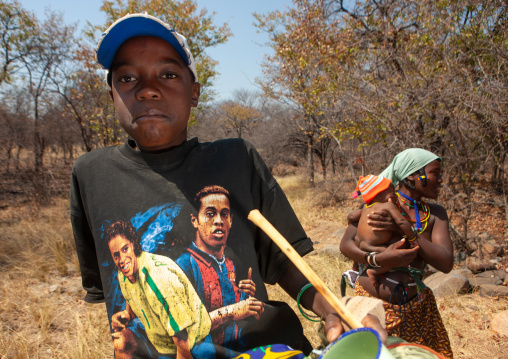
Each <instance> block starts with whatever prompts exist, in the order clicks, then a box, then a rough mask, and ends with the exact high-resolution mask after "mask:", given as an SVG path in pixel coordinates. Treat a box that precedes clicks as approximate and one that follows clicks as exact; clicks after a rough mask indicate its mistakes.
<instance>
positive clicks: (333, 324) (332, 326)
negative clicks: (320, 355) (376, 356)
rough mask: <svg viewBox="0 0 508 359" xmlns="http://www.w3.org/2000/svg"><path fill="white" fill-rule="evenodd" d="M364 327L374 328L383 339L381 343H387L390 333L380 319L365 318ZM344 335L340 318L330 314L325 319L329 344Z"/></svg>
mask: <svg viewBox="0 0 508 359" xmlns="http://www.w3.org/2000/svg"><path fill="white" fill-rule="evenodd" d="M362 325H363V326H364V327H368V328H372V329H374V330H375V331H377V332H378V334H379V337H380V338H381V341H382V342H383V343H385V342H386V338H388V333H387V332H386V329H385V328H383V326H382V325H381V323H380V322H379V319H378V318H376V317H375V316H373V315H370V314H368V315H366V316H365V318H363V320H362ZM343 333H344V327H343V326H342V323H341V321H340V319H339V316H338V315H337V314H335V313H333V314H328V315H327V316H326V317H325V335H326V340H328V342H329V343H332V342H333V341H335V340H337V339H338V338H339V336H341V335H342V334H343Z"/></svg>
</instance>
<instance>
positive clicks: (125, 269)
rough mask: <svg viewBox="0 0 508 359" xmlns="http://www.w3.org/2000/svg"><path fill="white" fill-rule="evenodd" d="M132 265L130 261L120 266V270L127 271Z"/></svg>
mask: <svg viewBox="0 0 508 359" xmlns="http://www.w3.org/2000/svg"><path fill="white" fill-rule="evenodd" d="M130 266H131V264H130V263H126V264H124V265H123V266H121V267H120V270H121V271H122V272H127V271H128V270H129V268H130Z"/></svg>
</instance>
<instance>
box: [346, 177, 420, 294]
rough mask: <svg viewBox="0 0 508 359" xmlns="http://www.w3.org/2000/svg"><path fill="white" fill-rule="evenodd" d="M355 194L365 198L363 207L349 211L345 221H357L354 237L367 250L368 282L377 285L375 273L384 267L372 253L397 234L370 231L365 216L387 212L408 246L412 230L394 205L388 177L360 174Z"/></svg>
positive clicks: (391, 240) (396, 237) (395, 238)
mask: <svg viewBox="0 0 508 359" xmlns="http://www.w3.org/2000/svg"><path fill="white" fill-rule="evenodd" d="M359 195H361V196H362V198H363V200H364V201H365V206H364V207H363V208H362V209H360V210H358V211H354V212H352V213H351V214H350V215H349V216H348V221H349V222H356V221H358V231H357V234H356V237H355V240H356V241H357V243H358V246H359V247H360V249H362V250H363V251H366V252H368V253H367V254H366V260H367V263H368V264H369V265H370V266H371V267H373V268H369V269H368V270H367V275H368V276H369V279H370V280H371V282H372V285H373V286H374V287H378V286H379V283H378V281H377V276H376V274H381V273H385V272H386V271H387V270H388V269H385V268H380V267H379V266H378V264H377V263H376V254H377V253H379V252H382V251H384V250H385V248H386V247H387V246H388V245H389V244H391V243H393V242H394V241H397V240H399V239H400V236H399V233H396V232H392V231H388V230H385V231H374V230H373V229H372V227H371V226H369V224H368V223H367V220H368V218H367V216H368V215H369V214H370V213H372V212H380V211H387V212H388V213H390V215H391V217H392V218H393V220H394V222H395V224H396V225H397V226H398V227H399V228H400V229H401V230H402V233H403V235H402V236H403V237H404V238H406V239H407V240H408V241H409V243H410V247H411V248H413V247H415V246H416V241H415V239H416V230H415V229H414V228H413V226H412V225H411V223H409V221H408V220H407V219H406V218H405V217H404V216H403V215H402V213H400V211H399V209H398V208H397V206H396V205H395V203H396V201H397V195H396V194H395V187H394V186H393V184H392V182H391V181H390V180H389V179H387V178H385V177H383V176H375V175H368V176H366V177H360V179H359V181H358V183H357V185H356V192H355V193H354V194H353V198H356V197H358V196H359ZM358 217H359V218H358Z"/></svg>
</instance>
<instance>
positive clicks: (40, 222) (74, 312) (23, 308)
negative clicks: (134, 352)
mask: <svg viewBox="0 0 508 359" xmlns="http://www.w3.org/2000/svg"><path fill="white" fill-rule="evenodd" d="M68 208H69V205H68V201H66V200H55V201H54V203H53V204H52V205H50V206H47V207H42V208H40V211H39V212H38V213H36V214H34V211H33V207H30V206H19V207H17V208H12V209H8V210H4V211H1V212H0V233H1V234H0V236H1V240H0V275H1V276H2V281H1V282H0V302H1V303H2V305H1V306H0V358H2V359H10V358H13V359H14V358H16V359H17V358H90V359H92V358H93V359H96V358H112V353H113V351H112V344H111V341H110V339H109V336H108V335H107V333H108V323H107V317H106V311H105V306H104V305H95V306H92V305H89V304H86V303H84V302H83V301H82V298H83V295H84V291H83V290H82V289H80V288H81V286H80V283H81V279H80V276H79V273H78V271H77V269H76V268H77V258H76V254H75V250H74V240H73V238H72V230H71V226H70V223H69V210H68Z"/></svg>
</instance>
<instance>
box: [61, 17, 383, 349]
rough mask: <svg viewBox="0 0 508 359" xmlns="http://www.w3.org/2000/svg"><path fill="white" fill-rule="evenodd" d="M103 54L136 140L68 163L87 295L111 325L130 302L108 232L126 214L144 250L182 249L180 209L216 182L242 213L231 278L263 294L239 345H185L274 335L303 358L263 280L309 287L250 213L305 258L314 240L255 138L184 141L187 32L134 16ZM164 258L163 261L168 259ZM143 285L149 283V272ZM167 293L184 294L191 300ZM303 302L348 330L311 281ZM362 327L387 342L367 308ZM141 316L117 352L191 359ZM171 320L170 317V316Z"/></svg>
mask: <svg viewBox="0 0 508 359" xmlns="http://www.w3.org/2000/svg"><path fill="white" fill-rule="evenodd" d="M96 51H97V61H98V62H99V63H100V64H101V65H102V66H103V67H104V68H105V69H106V70H108V76H107V79H108V84H109V86H110V88H111V90H110V95H111V98H112V100H113V103H114V106H115V111H116V115H117V118H118V121H119V123H120V125H121V126H122V128H123V129H124V130H125V131H126V132H127V134H128V135H129V136H130V138H129V139H128V141H127V142H126V143H125V144H124V145H122V146H119V147H109V148H101V149H97V150H95V151H92V152H90V153H87V154H85V155H84V156H82V157H80V158H79V159H78V160H77V161H76V163H75V164H74V167H73V173H72V184H71V221H72V225H73V231H74V236H75V241H76V250H77V252H78V258H79V262H80V269H81V275H82V281H83V287H84V288H85V290H86V291H87V295H86V297H85V300H86V301H87V302H102V301H104V300H105V301H106V306H107V310H108V317H109V319H110V322H111V320H112V316H113V314H114V313H118V312H119V311H122V310H125V309H126V308H127V306H128V304H129V303H126V301H125V299H126V298H124V296H123V295H122V292H121V290H120V285H119V276H118V270H117V267H116V265H115V263H113V262H112V260H111V252H110V250H109V248H108V243H107V240H106V238H104V229H105V228H107V227H109V225H110V224H111V223H115V222H117V221H119V220H123V221H129V222H130V223H131V224H132V225H133V227H134V229H135V230H136V232H137V233H138V235H139V236H140V238H141V240H140V242H141V243H140V244H141V247H142V250H143V251H144V252H147V253H153V254H157V255H158V256H166V257H170V258H171V257H172V256H176V254H174V252H175V251H172V249H173V248H172V245H171V243H170V242H169V240H168V239H167V238H168V236H169V234H170V233H171V236H173V237H174V233H177V235H179V236H180V238H190V237H191V236H192V233H191V232H189V233H180V232H178V231H176V230H175V228H178V224H179V223H181V222H182V221H184V222H188V221H189V218H188V217H185V218H182V216H179V214H180V211H181V209H182V208H185V207H188V206H191V205H192V203H193V200H192V199H193V197H194V194H195V193H197V192H198V191H199V190H200V189H202V188H203V187H205V186H210V185H211V186H220V187H222V188H224V189H226V190H227V191H228V192H229V194H230V200H231V203H232V208H233V212H234V217H235V227H234V229H232V231H231V234H230V236H229V239H228V244H227V245H228V248H229V249H230V250H231V252H232V253H233V254H234V255H235V257H236V258H239V260H238V263H237V264H238V266H237V267H236V268H235V273H236V274H235V278H230V280H231V281H234V282H235V284H236V285H237V286H239V287H240V286H241V285H240V282H241V281H242V280H243V281H245V280H252V281H253V282H254V285H255V288H256V299H258V300H259V301H262V302H264V309H263V312H262V314H260V315H259V319H258V318H257V317H251V318H247V319H246V321H247V322H246V323H243V324H245V325H242V327H243V331H242V332H241V333H240V332H239V333H238V336H239V337H238V340H237V341H236V343H237V346H236V347H235V348H224V347H221V346H220V344H217V343H213V342H212V343H210V342H206V341H201V342H198V343H195V344H194V346H193V347H192V348H189V349H190V350H191V353H192V356H194V357H197V358H224V357H231V356H235V355H240V354H241V353H242V351H245V350H246V349H249V348H253V347H255V346H259V345H265V344H273V343H277V342H278V343H284V344H286V345H291V346H292V347H293V348H297V349H302V350H304V351H305V352H306V354H308V352H309V351H310V349H311V348H310V344H309V343H308V341H307V340H306V339H305V337H304V336H303V328H302V327H301V325H300V323H299V320H298V318H297V317H296V315H295V314H294V312H293V311H292V310H291V309H290V308H289V306H287V305H286V304H285V303H284V305H280V304H279V305H271V303H270V302H269V301H268V295H267V292H266V287H265V285H264V283H270V284H275V283H278V284H279V285H280V286H281V287H282V288H283V289H284V290H285V291H287V292H288V293H289V294H290V295H291V296H292V297H293V298H296V297H297V296H298V295H299V292H301V291H302V288H307V286H306V284H307V281H306V279H305V277H304V276H303V275H302V273H300V271H299V270H298V269H297V268H296V267H295V266H294V265H292V264H291V263H290V261H289V259H288V258H287V257H286V256H285V255H284V253H283V252H282V251H280V250H279V248H278V247H277V246H276V245H275V244H273V243H272V242H271V240H270V239H269V238H268V237H267V236H266V235H264V234H263V233H261V231H259V230H257V229H256V228H254V226H253V225H252V223H250V222H249V221H248V220H247V214H248V213H249V212H250V211H251V210H252V209H254V208H256V209H259V210H260V211H261V213H262V214H263V215H264V216H265V217H266V218H267V219H268V220H269V221H270V222H271V223H272V224H273V225H274V226H275V227H276V228H277V229H278V230H279V231H280V232H281V234H282V235H283V236H284V237H285V238H287V239H288V240H289V241H290V243H291V244H292V246H293V247H294V248H295V249H296V250H297V251H298V252H299V253H300V254H301V255H304V254H306V253H308V252H310V251H312V242H311V241H310V239H309V238H307V236H306V234H305V232H304V230H303V228H302V226H301V225H300V223H299V221H298V219H297V218H296V215H295V214H294V212H293V210H292V208H291V206H290V205H289V202H288V201H287V199H286V197H285V195H284V193H283V191H282V189H281V188H280V187H279V185H278V184H277V182H276V181H275V179H274V178H273V176H272V175H271V173H270V172H269V170H268V168H267V167H266V165H265V164H264V162H263V161H262V159H261V158H260V156H259V154H258V153H257V152H256V150H255V149H254V148H253V147H252V146H251V145H250V144H249V143H247V142H245V141H243V140H241V139H230V140H222V141H216V142H213V143H199V142H198V140H197V139H196V138H194V139H191V140H187V122H188V120H189V115H190V111H191V108H192V107H196V106H197V104H198V100H199V95H200V84H199V83H198V82H197V81H198V76H197V73H196V67H195V63H194V58H193V56H192V54H191V52H190V50H189V47H188V45H187V42H186V39H185V38H184V37H183V36H182V35H180V34H178V33H177V32H176V31H174V30H173V29H172V28H171V27H170V26H169V25H168V24H166V23H164V22H162V21H161V20H159V19H157V18H155V17H153V16H150V15H147V14H132V15H127V16H125V17H123V18H121V19H119V20H118V21H116V22H115V23H113V24H112V25H111V27H110V28H109V29H108V30H106V32H105V33H104V34H103V36H102V38H101V40H100V41H99V44H98V46H97V50H96ZM198 209H199V208H196V211H197V210H198ZM231 215H233V213H232V214H231ZM194 232H195V229H194ZM233 232H234V233H233ZM217 234H218V235H222V234H221V233H218V232H217ZM194 236H195V233H194ZM189 245H190V244H189ZM172 259H173V260H175V259H176V258H172ZM160 263H161V265H164V263H165V261H160ZM250 268H252V270H250ZM123 269H124V270H128V268H123ZM139 272H141V273H143V274H144V275H146V273H148V274H149V272H148V271H147V270H146V269H145V268H139V270H138V271H137V272H136V273H139ZM133 279H134V278H133ZM146 281H147V283H149V279H147V280H146ZM168 281H169V278H168ZM170 284H171V283H168V285H170ZM172 284H174V283H172ZM243 291H244V292H245V293H247V292H248V290H246V289H243ZM153 296H154V297H156V298H160V299H161V300H162V299H163V298H162V297H161V296H159V295H158V293H155V292H154V293H153ZM151 297H152V296H151ZM139 299H140V298H136V297H133V298H130V299H129V300H131V301H136V300H139ZM171 300H173V301H176V302H179V301H184V300H185V298H178V297H175V298H172V299H171ZM300 303H301V304H302V305H303V306H304V307H305V308H307V309H309V310H312V311H313V312H314V313H316V314H317V315H318V316H319V317H321V318H323V320H324V321H325V331H326V334H327V339H328V340H329V341H333V340H335V339H336V338H337V337H338V336H339V335H340V334H341V333H342V331H343V328H342V325H341V323H340V319H339V318H338V316H337V314H336V313H335V312H334V310H333V308H331V306H330V305H329V304H328V303H327V302H326V301H325V300H324V298H323V297H322V296H321V295H320V294H319V293H317V291H316V290H315V289H314V288H311V289H307V290H306V291H305V292H304V293H303V294H301V296H300ZM129 307H131V306H130V305H129ZM158 307H160V308H163V309H164V310H165V311H166V313H161V315H162V314H164V316H165V317H168V318H172V317H173V316H172V313H171V310H170V307H169V306H166V305H158ZM141 314H142V313H141ZM282 314H284V315H286V317H282V316H281V315H282ZM129 319H130V318H129ZM170 322H171V319H170ZM363 323H364V325H367V326H372V327H375V329H377V330H378V331H379V332H380V334H381V335H382V337H384V338H386V336H385V333H384V329H383V328H381V327H380V324H379V321H377V320H376V319H374V318H372V317H370V316H366V317H365V318H364V320H363ZM127 324H128V327H127ZM145 324H146V326H149V325H150V321H149V320H146V319H145V322H144V324H143V323H141V322H140V321H136V319H133V320H131V321H130V322H129V323H126V329H129V333H133V336H134V340H135V341H136V343H137V345H136V350H134V351H129V356H127V355H124V354H125V353H124V354H122V356H121V357H122V358H124V357H132V358H167V357H171V358H175V357H176V358H180V357H185V356H180V355H179V353H178V352H177V353H171V354H168V355H165V354H164V353H161V352H160V351H158V350H157V349H156V347H154V346H153V345H151V344H150V341H149V340H147V339H146V331H147V328H145ZM171 324H174V323H172V322H171V323H168V325H171ZM148 329H149V328H148ZM184 329H187V328H184V327H178V328H175V329H174V332H178V333H180V332H181V333H184ZM208 337H209V336H207V338H208ZM130 339H132V338H130ZM187 356H188V355H187ZM118 357H120V355H118Z"/></svg>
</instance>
